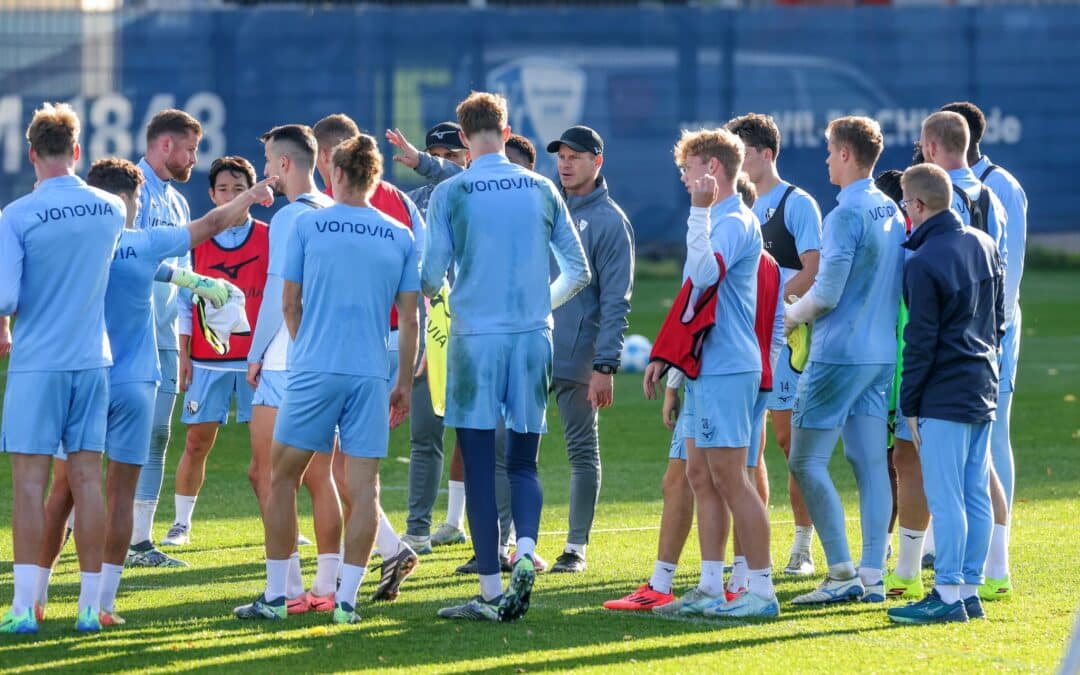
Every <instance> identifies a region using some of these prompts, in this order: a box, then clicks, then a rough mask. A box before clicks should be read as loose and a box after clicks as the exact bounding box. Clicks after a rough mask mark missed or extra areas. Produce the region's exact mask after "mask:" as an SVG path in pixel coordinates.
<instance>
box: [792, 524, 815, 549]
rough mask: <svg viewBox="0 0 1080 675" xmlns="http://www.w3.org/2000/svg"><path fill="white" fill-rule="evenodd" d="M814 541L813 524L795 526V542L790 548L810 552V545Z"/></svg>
mask: <svg viewBox="0 0 1080 675" xmlns="http://www.w3.org/2000/svg"><path fill="white" fill-rule="evenodd" d="M813 542H814V526H813V525H796V526H795V543H794V544H793V545H792V546H791V548H792V549H793V550H795V551H801V552H802V553H810V545H811V544H812V543H813Z"/></svg>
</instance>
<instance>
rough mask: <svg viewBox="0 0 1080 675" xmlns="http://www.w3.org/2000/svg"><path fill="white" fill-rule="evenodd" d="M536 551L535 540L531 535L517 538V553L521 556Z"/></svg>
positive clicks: (529, 554)
mask: <svg viewBox="0 0 1080 675" xmlns="http://www.w3.org/2000/svg"><path fill="white" fill-rule="evenodd" d="M535 552H536V540H535V539H532V538H531V537H520V538H519V539H518V540H517V554H518V557H521V556H526V555H528V556H531V555H532V554H533V553H535Z"/></svg>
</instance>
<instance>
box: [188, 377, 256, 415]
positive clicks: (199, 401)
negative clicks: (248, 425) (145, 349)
mask: <svg viewBox="0 0 1080 675" xmlns="http://www.w3.org/2000/svg"><path fill="white" fill-rule="evenodd" d="M264 375H265V373H264ZM234 396H235V397H236V421H237V422H240V423H243V422H249V421H251V401H252V399H253V397H254V396H255V392H254V391H252V389H251V385H250V384H248V382H247V371H246V370H243V371H241V370H212V369H210V368H200V367H199V366H198V365H195V366H194V367H192V369H191V386H190V387H188V390H187V393H186V394H184V409H183V411H181V413H180V421H182V422H183V423H184V424H203V423H205V422H217V423H218V424H225V423H226V422H228V420H229V407H230V405H231V403H232V399H233V397H234Z"/></svg>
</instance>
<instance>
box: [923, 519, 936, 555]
mask: <svg viewBox="0 0 1080 675" xmlns="http://www.w3.org/2000/svg"><path fill="white" fill-rule="evenodd" d="M922 550H923V555H926V554H932V553H934V552H935V551H937V549H936V548H934V521H933V520H932V519H931V521H930V524H929V525H927V526H926V536H925V537H924V538H923V542H922ZM919 562H920V563H921V562H922V561H919Z"/></svg>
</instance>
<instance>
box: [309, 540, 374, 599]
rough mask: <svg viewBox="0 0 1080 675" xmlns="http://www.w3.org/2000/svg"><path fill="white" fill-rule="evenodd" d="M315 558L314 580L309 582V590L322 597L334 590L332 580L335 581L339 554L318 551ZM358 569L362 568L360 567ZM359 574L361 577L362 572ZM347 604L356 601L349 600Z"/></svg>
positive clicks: (339, 560) (339, 563) (338, 565)
mask: <svg viewBox="0 0 1080 675" xmlns="http://www.w3.org/2000/svg"><path fill="white" fill-rule="evenodd" d="M317 560H318V563H317V564H316V567H315V581H313V582H311V592H312V593H313V594H314V595H317V596H319V597H324V596H327V595H330V594H331V593H333V592H334V582H335V581H337V571H338V567H340V566H341V556H340V555H338V554H337V553H320V554H319V556H318V558H317ZM352 567H355V565H352ZM360 569H364V568H363V567H361V568H360ZM360 576H361V577H363V573H361V575H360ZM346 597H348V596H346ZM349 604H351V605H354V606H355V604H356V603H353V602H350V603H349Z"/></svg>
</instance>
